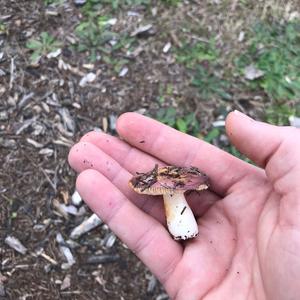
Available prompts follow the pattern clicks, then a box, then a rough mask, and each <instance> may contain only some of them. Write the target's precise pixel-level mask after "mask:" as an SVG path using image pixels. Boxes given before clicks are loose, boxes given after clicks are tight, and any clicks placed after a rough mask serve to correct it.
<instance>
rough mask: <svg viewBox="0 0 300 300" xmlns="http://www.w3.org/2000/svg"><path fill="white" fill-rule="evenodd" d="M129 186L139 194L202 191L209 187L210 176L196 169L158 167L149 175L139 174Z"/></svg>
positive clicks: (148, 173)
mask: <svg viewBox="0 0 300 300" xmlns="http://www.w3.org/2000/svg"><path fill="white" fill-rule="evenodd" d="M129 186H130V187H131V188H132V189H133V190H134V191H135V192H137V193H139V194H148V195H163V194H170V193H184V192H185V191H188V190H195V191H201V190H205V189H207V188H208V187H209V183H208V176H207V175H206V174H204V173H203V172H201V171H200V170H199V169H198V168H196V167H175V166H166V167H158V166H157V165H156V166H155V167H154V169H153V170H151V171H150V172H147V173H137V176H134V177H133V178H132V179H131V180H130V181H129Z"/></svg>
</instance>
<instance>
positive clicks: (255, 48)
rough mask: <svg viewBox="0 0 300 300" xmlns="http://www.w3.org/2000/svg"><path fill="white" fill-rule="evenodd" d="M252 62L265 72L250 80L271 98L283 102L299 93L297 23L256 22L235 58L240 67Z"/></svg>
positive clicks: (299, 49)
mask: <svg viewBox="0 0 300 300" xmlns="http://www.w3.org/2000/svg"><path fill="white" fill-rule="evenodd" d="M250 64H253V65H254V66H255V67H256V68H257V69H259V70H261V71H263V72H264V76H262V77H261V78H258V79H256V80H254V81H253V82H251V83H249V84H248V85H249V87H250V88H252V89H257V88H261V89H262V90H263V91H264V92H265V93H266V95H267V96H268V97H269V98H270V100H274V101H276V103H283V102H285V101H286V100H296V99H299V97H300V23H292V22H288V23H284V24H281V23H271V24H268V23H259V24H257V25H256V26H254V28H253V30H252V38H251V39H250V41H249V47H248V49H247V51H246V52H245V53H244V54H242V55H241V57H240V58H239V59H238V60H237V67H238V68H240V69H241V70H242V69H243V68H245V67H246V66H248V65H250Z"/></svg>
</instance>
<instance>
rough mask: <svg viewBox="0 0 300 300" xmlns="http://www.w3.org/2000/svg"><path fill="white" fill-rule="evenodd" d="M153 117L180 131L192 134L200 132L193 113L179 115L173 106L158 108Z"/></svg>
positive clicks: (197, 134) (196, 134)
mask: <svg viewBox="0 0 300 300" xmlns="http://www.w3.org/2000/svg"><path fill="white" fill-rule="evenodd" d="M155 118H156V119H157V120H158V121H160V122H162V123H164V124H167V125H169V126H171V127H173V128H175V129H177V130H179V131H181V132H184V133H188V134H191V135H194V136H199V134H200V124H199V122H198V120H197V118H196V116H195V114H194V113H190V114H187V115H184V116H180V115H178V113H177V111H176V109H175V108H174V107H168V108H161V109H159V110H158V112H157V115H156V117H155Z"/></svg>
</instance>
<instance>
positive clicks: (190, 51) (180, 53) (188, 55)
mask: <svg viewBox="0 0 300 300" xmlns="http://www.w3.org/2000/svg"><path fill="white" fill-rule="evenodd" d="M218 56H219V51H218V50H217V49H216V47H215V40H214V39H210V40H209V41H208V42H204V41H203V42H201V41H200V42H197V43H195V44H194V45H190V43H185V44H184V45H183V46H182V47H181V48H179V49H178V50H177V51H176V60H177V62H178V63H181V64H184V65H185V66H186V67H187V68H190V69H193V68H195V66H197V65H199V64H200V63H202V62H203V61H215V60H216V59H217V58H218Z"/></svg>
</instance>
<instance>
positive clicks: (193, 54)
mask: <svg viewBox="0 0 300 300" xmlns="http://www.w3.org/2000/svg"><path fill="white" fill-rule="evenodd" d="M220 55H221V53H220V51H219V50H218V49H217V47H216V43H215V39H213V38H210V39H208V40H207V41H197V42H196V43H195V44H194V45H190V43H187V42H186V43H184V44H183V46H182V47H181V48H179V49H177V51H176V61H177V62H178V63H180V64H183V65H184V66H185V67H186V68H187V69H188V71H189V72H190V73H191V74H193V76H192V79H191V82H190V84H191V85H193V86H195V87H197V89H198V94H199V97H200V99H201V100H211V99H213V98H216V97H217V98H221V99H225V100H229V99H231V95H230V94H229V93H228V92H227V89H229V86H230V85H229V82H227V81H226V80H225V79H223V78H221V77H220V76H219V75H217V74H216V72H215V71H216V70H217V69H218V68H220V66H219V65H218V61H219V58H220Z"/></svg>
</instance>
